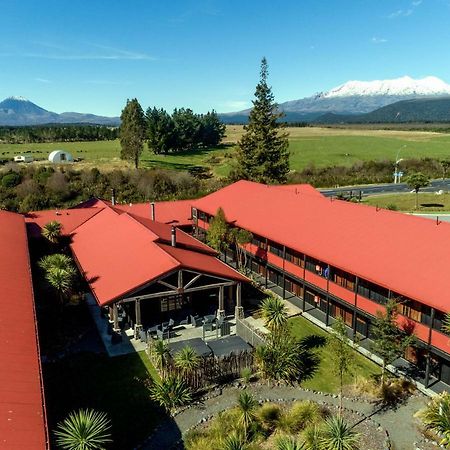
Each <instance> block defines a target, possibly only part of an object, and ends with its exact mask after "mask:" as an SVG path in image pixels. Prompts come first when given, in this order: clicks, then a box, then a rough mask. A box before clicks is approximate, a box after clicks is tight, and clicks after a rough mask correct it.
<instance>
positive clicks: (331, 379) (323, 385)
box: [289, 317, 380, 393]
mask: <svg viewBox="0 0 450 450" xmlns="http://www.w3.org/2000/svg"><path fill="white" fill-rule="evenodd" d="M289 323H290V325H291V327H292V328H291V329H292V334H293V335H294V336H295V337H297V338H303V337H306V336H310V335H316V336H323V337H327V336H328V333H326V332H325V331H324V330H322V329H321V328H319V327H318V326H316V325H314V324H313V323H311V322H310V321H309V320H307V319H305V318H304V317H295V318H293V319H291V320H290V321H289ZM317 352H318V354H319V356H320V365H319V368H318V370H317V372H316V373H315V375H314V377H313V378H311V379H310V380H307V381H305V382H303V383H302V386H303V387H304V388H306V389H313V390H315V391H321V392H330V393H337V392H338V391H339V379H338V377H337V376H336V375H335V374H334V373H333V366H332V362H331V361H332V360H331V349H330V348H329V347H328V345H325V346H324V347H322V348H319V349H318V350H317ZM378 373H380V368H379V367H378V366H377V365H376V364H375V363H373V362H372V361H370V360H369V359H367V358H366V357H364V356H362V355H361V354H359V353H357V352H356V351H355V358H354V366H353V368H352V371H351V374H350V375H346V376H345V379H344V383H345V384H351V383H352V382H353V380H354V378H355V377H356V376H363V377H366V378H368V377H370V376H371V375H375V374H378Z"/></svg>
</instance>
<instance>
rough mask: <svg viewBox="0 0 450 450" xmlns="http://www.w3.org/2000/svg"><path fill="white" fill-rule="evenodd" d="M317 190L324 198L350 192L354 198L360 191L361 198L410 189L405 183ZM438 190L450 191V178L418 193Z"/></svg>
mask: <svg viewBox="0 0 450 450" xmlns="http://www.w3.org/2000/svg"><path fill="white" fill-rule="evenodd" d="M319 190H320V192H322V194H323V195H325V197H334V196H336V195H338V194H339V193H350V191H351V192H352V193H353V195H354V196H356V197H357V196H359V192H360V191H361V193H362V196H367V195H375V194H396V193H405V192H411V188H410V187H408V186H407V184H406V183H397V184H394V183H388V184H368V185H360V186H346V187H338V188H333V189H319ZM440 190H443V191H450V178H446V179H445V180H433V181H431V183H430V185H429V186H427V187H425V188H422V189H420V192H437V191H440Z"/></svg>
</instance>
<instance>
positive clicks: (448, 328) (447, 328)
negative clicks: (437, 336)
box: [442, 313, 450, 335]
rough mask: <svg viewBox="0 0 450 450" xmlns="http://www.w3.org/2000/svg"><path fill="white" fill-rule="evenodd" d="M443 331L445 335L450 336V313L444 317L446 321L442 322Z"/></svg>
mask: <svg viewBox="0 0 450 450" xmlns="http://www.w3.org/2000/svg"><path fill="white" fill-rule="evenodd" d="M442 331H443V332H444V333H445V334H448V335H450V313H447V314H446V315H445V316H444V320H443V322H442Z"/></svg>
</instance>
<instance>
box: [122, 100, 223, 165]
mask: <svg viewBox="0 0 450 450" xmlns="http://www.w3.org/2000/svg"><path fill="white" fill-rule="evenodd" d="M120 119H121V126H120V132H119V137H120V144H121V147H122V150H121V158H122V159H126V160H130V161H132V162H133V163H134V165H135V167H136V168H137V167H138V165H139V159H140V157H141V154H142V151H143V150H144V143H145V142H147V145H148V148H149V150H150V151H152V152H153V153H155V154H167V153H171V152H183V151H188V150H192V149H195V148H209V147H215V146H217V145H218V144H219V143H220V141H221V140H222V138H223V137H224V136H225V125H224V124H223V123H222V122H221V121H220V119H219V116H218V115H217V113H216V112H215V111H214V110H212V111H208V112H207V113H206V114H196V113H194V112H193V111H192V110H191V109H189V108H180V109H177V108H176V109H175V110H174V111H173V113H172V114H169V113H168V112H167V111H166V110H165V109H163V108H159V109H158V108H156V107H153V108H148V109H147V111H146V112H145V113H144V110H143V109H142V107H141V105H140V104H139V101H138V100H137V99H136V98H134V99H132V100H127V103H126V105H125V108H124V109H123V110H122V114H121V116H120Z"/></svg>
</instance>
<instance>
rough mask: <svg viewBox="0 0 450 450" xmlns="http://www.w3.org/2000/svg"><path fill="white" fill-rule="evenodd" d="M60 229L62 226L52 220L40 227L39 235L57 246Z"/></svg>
mask: <svg viewBox="0 0 450 450" xmlns="http://www.w3.org/2000/svg"><path fill="white" fill-rule="evenodd" d="M61 228H62V225H61V224H60V223H59V222H58V221H56V220H53V221H52V222H49V223H47V224H45V225H44V226H43V227H42V231H41V233H42V236H44V238H45V239H47V240H48V241H49V242H51V243H52V244H57V243H58V241H59V239H60V238H61Z"/></svg>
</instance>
